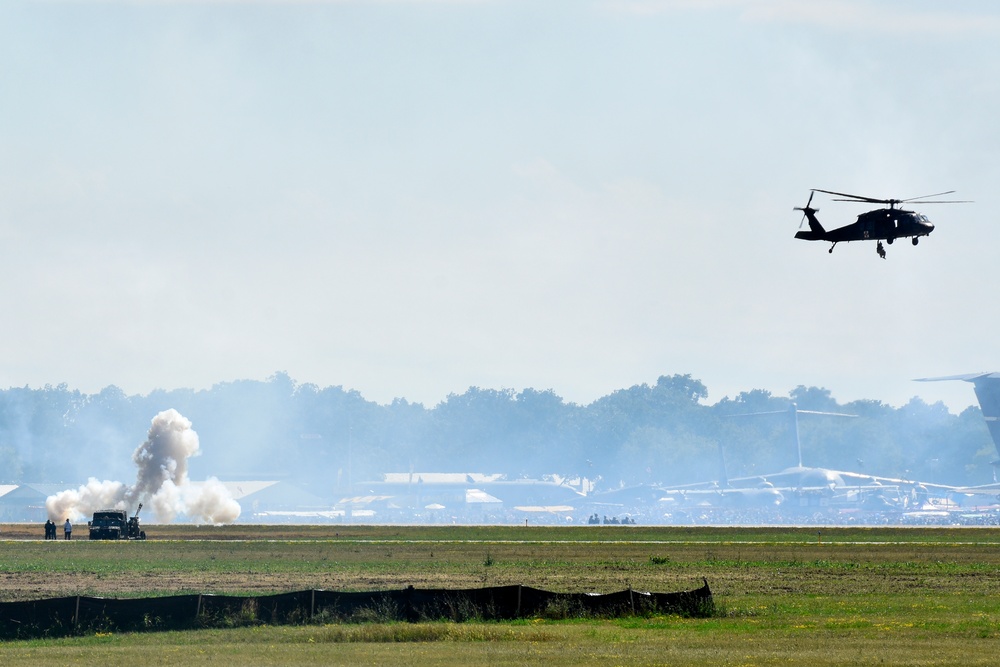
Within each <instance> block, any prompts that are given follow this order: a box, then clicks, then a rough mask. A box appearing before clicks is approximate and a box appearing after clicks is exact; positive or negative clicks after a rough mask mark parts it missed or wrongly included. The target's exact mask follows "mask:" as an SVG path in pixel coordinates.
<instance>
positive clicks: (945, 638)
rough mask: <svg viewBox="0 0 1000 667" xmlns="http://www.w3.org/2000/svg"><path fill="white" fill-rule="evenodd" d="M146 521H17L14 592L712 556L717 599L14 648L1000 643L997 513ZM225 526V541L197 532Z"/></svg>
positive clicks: (293, 585)
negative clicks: (783, 525)
mask: <svg viewBox="0 0 1000 667" xmlns="http://www.w3.org/2000/svg"><path fill="white" fill-rule="evenodd" d="M147 531H148V532H149V533H150V535H151V537H153V536H154V535H155V536H156V537H153V539H150V540H149V541H147V542H145V543H121V544H110V543H89V542H86V541H78V542H77V541H74V542H72V543H68V544H63V543H58V544H57V543H46V542H43V541H40V540H37V541H16V540H15V541H0V599H28V598H31V597H48V596H56V595H67V594H77V593H80V594H103V595H146V594H172V593H177V592H188V591H199V592H231V593H241V594H242V593H251V594H252V593H264V592H271V591H275V590H294V589H299V588H310V587H317V588H328V589H343V590H372V589H384V588H401V587H404V586H406V585H409V584H413V585H416V586H418V587H437V588H448V587H467V586H480V585H499V584H506V583H523V584H527V585H532V586H538V587H541V588H548V589H550V590H558V591H594V592H608V591H612V590H620V589H622V588H625V587H627V586H632V587H633V588H636V589H646V590H656V591H670V590H680V589H687V588H694V587H697V586H698V585H700V583H701V577H703V576H704V577H706V578H707V579H708V581H709V583H710V584H711V586H712V589H713V591H714V592H715V594H716V603H717V606H718V610H717V613H716V614H715V615H714V616H712V617H710V618H707V619H687V618H679V617H672V616H656V617H648V618H647V617H638V618H623V619H616V620H595V619H584V620H559V621H555V620H547V619H532V620H527V621H519V622H514V623H481V622H468V623H459V624H456V623H421V624H402V623H380V622H373V623H347V624H333V625H322V624H317V625H303V626H287V627H263V626H261V627H249V628H236V629H229V630H196V631H188V632H162V633H149V634H143V635H117V634H101V633H93V634H91V635H89V636H83V637H73V638H66V639H58V640H44V641H20V642H6V643H3V644H0V663H2V664H4V665H20V664H32V665H35V664H41V665H48V664H53V665H54V664H69V663H74V662H84V663H88V664H93V663H103V664H107V665H109V666H113V665H135V664H140V663H141V664H167V663H169V664H172V665H176V664H189V663H192V662H205V661H211V662H213V663H214V664H222V665H228V664H233V665H244V664H256V665H270V664H292V665H294V664H317V663H318V664H401V665H407V664H430V665H434V664H441V665H445V664H448V665H453V664H497V665H505V664H510V665H513V664H524V663H539V662H544V663H546V664H549V665H576V664H601V665H608V664H610V665H614V664H630V665H631V664H637V665H643V664H648V665H653V664H692V665H709V664H711V665H779V664H780V665H787V664H808V665H841V664H872V665H875V664H886V665H990V664H995V663H996V661H997V659H996V656H997V655H998V654H1000V549H998V548H997V547H998V546H1000V531H997V530H993V529H962V530H947V529H829V530H823V531H822V536H821V537H822V544H820V543H819V541H818V540H817V539H816V537H817V536H816V534H815V533H816V531H815V530H810V529H781V530H779V529H720V528H708V529H652V528H646V529H642V530H635V529H634V527H608V528H607V529H605V528H603V527H601V528H597V527H584V528H551V529H543V528H537V529H534V528H529V529H525V528H523V527H520V528H486V529H482V530H480V529H478V528H466V527H459V528H441V527H433V528H427V529H421V528H396V527H350V530H349V529H347V528H343V527H336V528H330V527H327V528H323V529H319V528H317V527H302V528H293V527H281V528H275V529H269V528H247V527H233V528H231V529H228V530H227V529H210V530H204V531H202V530H200V529H198V530H195V531H193V533H194V535H193V536H194V538H196V539H195V541H192V540H191V538H192V530H191V529H190V527H189V528H187V529H186V530H185V529H183V528H182V527H166V526H165V527H162V530H161V529H159V527H147ZM158 531H160V532H159V533H158ZM251 531H256V532H257V533H258V534H259V535H260V536H261V537H264V538H267V539H262V540H247V538H248V537H249V532H251ZM338 533H339V534H338ZM6 534H8V531H7V530H6V529H0V535H6ZM209 534H211V535H213V536H215V537H217V538H219V541H197V540H202V539H204V538H205V537H206V536H207V535H209ZM168 536H169V537H173V538H177V539H164V538H165V537H168ZM488 536H493V537H492V538H490V537H488ZM182 538H183V539H182ZM519 539H523V540H525V541H523V542H522V541H518V540H519ZM241 540H247V541H241Z"/></svg>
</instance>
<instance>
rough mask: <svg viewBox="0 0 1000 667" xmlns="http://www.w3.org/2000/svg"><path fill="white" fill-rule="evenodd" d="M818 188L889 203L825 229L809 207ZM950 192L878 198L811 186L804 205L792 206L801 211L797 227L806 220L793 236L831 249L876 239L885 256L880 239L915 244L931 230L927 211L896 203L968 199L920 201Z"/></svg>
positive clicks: (853, 198) (845, 198)
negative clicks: (804, 226)
mask: <svg viewBox="0 0 1000 667" xmlns="http://www.w3.org/2000/svg"><path fill="white" fill-rule="evenodd" d="M817 192H822V193H824V194H828V195H836V197H838V198H835V199H834V200H833V201H847V202H854V203H863V204H888V206H889V208H879V209H876V210H874V211H868V212H867V213H862V214H861V215H859V216H858V220H857V222H853V223H851V224H849V225H845V226H843V227H838V228H837V229H831V230H830V231H827V230H826V229H824V228H823V225H821V224H820V222H819V220H817V219H816V212H817V211H818V210H819V209H817V208H812V206H811V204H812V200H813V195H815V194H816V193H817ZM953 192H955V191H954V190H948V191H947V192H938V193H936V194H933V195H921V196H919V197H911V198H909V199H879V198H877V197H864V196H861V195H852V194H846V193H844V192H833V191H832V190H820V189H819V188H813V189H812V190H810V191H809V201H808V202H806V205H805V206H801V207H799V206H796V207H795V208H794V209H793V210H795V211H802V221H801V222H800V223H799V229H802V224H803V223H804V222H805V221H806V220H808V221H809V231H800V232H798V233H797V234H796V235H795V238H797V239H803V240H805V241H829V242H830V243H832V244H833V245H831V246H830V250H829V252H831V253H832V252H833V249H834V248H835V247H836V246H837V244H838V243H840V242H841V241H844V242H849V241H878V245H877V246H876V251H877V252H878V254H879V257H881V258H882V259H885V247H884V246H883V245H882V241H885V242H886V243H888V244H890V245H892V242H893V241H895V240H896V239H899V238H906V237H910V238H912V243H913V245H917V243H918V242H919V241H920V237H921V236H927V235H928V234H930V233H931V232H932V231H934V225H933V223H931V221H930V220H928V219H927V216H926V215H923V214H921V213H917V212H915V211H906V210H903V209H902V208H897V207H898V206H899V205H901V204H907V203H909V202H916V203H919V204H967V203H969V202H966V201H955V200H934V201H923V200H926V199H927V198H928V197H942V196H944V195H950V194H952V193H953Z"/></svg>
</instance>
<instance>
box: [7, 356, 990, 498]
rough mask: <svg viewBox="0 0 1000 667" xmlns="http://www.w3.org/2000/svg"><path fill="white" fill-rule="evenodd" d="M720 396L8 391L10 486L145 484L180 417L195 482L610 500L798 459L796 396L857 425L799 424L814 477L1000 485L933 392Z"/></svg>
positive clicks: (978, 423)
mask: <svg viewBox="0 0 1000 667" xmlns="http://www.w3.org/2000/svg"><path fill="white" fill-rule="evenodd" d="M707 396H708V391H707V389H706V387H705V386H704V385H703V384H702V382H701V381H699V380H697V379H695V378H693V377H692V376H691V375H672V376H661V377H660V378H658V379H657V381H656V382H655V383H654V384H639V385H634V386H632V387H629V388H627V389H620V390H617V391H614V392H612V393H610V394H608V395H607V396H604V397H601V398H599V399H597V400H595V401H594V402H592V403H590V404H588V405H579V404H575V403H567V402H566V401H564V400H563V399H562V398H561V397H559V396H558V395H556V394H555V393H554V392H553V391H551V390H536V389H523V390H521V391H515V390H512V389H484V388H479V387H470V388H469V389H467V390H466V391H465V392H464V393H461V394H451V395H449V396H448V397H447V398H445V399H444V400H443V401H441V402H440V403H439V404H437V405H435V406H433V407H430V408H428V407H425V406H423V405H422V404H419V403H411V402H408V401H406V400H404V399H396V400H394V401H392V402H391V403H388V404H378V403H374V402H372V401H368V400H366V399H364V398H363V397H362V396H361V394H360V393H358V392H357V391H354V390H349V389H344V388H343V387H340V386H331V387H324V388H321V387H318V386H316V385H313V384H299V383H296V382H295V381H294V380H293V379H292V378H290V377H289V376H288V375H287V374H286V373H276V374H274V375H272V376H271V377H270V378H268V379H267V380H266V381H255V380H239V381H234V382H225V383H220V384H217V385H215V386H213V387H211V388H210V389H207V390H197V391H195V390H190V389H176V390H170V391H165V390H158V391H153V392H151V393H150V394H148V395H127V394H126V393H125V392H123V391H122V390H120V389H118V388H117V387H114V386H109V387H107V388H105V389H103V390H102V391H100V392H99V393H96V394H83V393H81V392H79V391H74V390H71V389H69V388H68V387H67V386H66V385H59V386H56V387H52V386H46V387H44V388H41V389H30V388H27V387H24V388H10V389H7V390H3V391H0V483H8V484H18V483H26V482H48V483H63V484H67V485H76V484H79V483H83V482H85V481H86V480H87V478H89V477H96V478H98V479H116V480H121V481H126V482H128V481H131V478H133V477H134V474H135V467H134V465H133V463H132V461H131V455H132V452H133V451H134V450H135V448H136V447H137V446H138V445H139V444H140V443H142V442H143V441H144V440H145V437H146V432H147V430H148V429H149V425H150V420H151V419H152V417H153V416H154V415H156V414H157V413H158V412H160V411H162V410H165V409H168V408H175V409H177V410H178V411H180V412H181V414H183V415H184V416H186V417H187V418H188V419H190V420H191V421H192V423H193V425H194V429H195V430H196V431H197V432H198V434H199V437H200V440H201V449H202V454H201V455H200V456H199V457H197V458H195V459H193V460H192V461H191V476H192V478H193V479H203V478H205V477H208V476H215V477H218V478H219V479H223V480H227V479H228V480H237V479H283V480H288V481H290V482H294V483H297V484H299V485H301V486H303V487H304V488H308V489H310V490H312V491H313V492H314V493H317V494H318V495H322V496H328V495H330V494H332V493H333V492H334V491H338V492H339V491H347V490H350V489H351V488H352V487H353V488H354V489H355V490H358V491H359V492H363V489H362V488H361V487H363V484H361V483H362V482H363V481H365V480H373V479H377V478H378V476H379V475H380V474H381V473H383V472H406V471H417V472H430V471H434V472H485V473H503V474H505V475H507V476H508V478H510V479H514V478H519V477H532V478H539V477H542V476H545V475H551V474H558V475H560V476H564V477H575V476H583V477H587V478H589V479H592V480H599V488H604V489H610V488H617V487H619V486H621V485H633V484H660V485H673V484H683V483H687V482H694V481H705V480H714V479H720V478H721V477H722V476H723V475H726V476H728V477H729V478H733V477H738V476H742V475H754V474H762V473H767V472H775V471H778V470H781V469H784V468H786V467H789V466H792V465H795V464H796V463H797V454H796V451H795V441H794V429H793V428H792V426H791V419H790V416H789V413H788V408H789V406H790V405H791V403H792V402H795V403H796V404H797V406H798V408H799V409H800V410H811V411H822V412H840V413H847V414H851V415H856V418H853V419H844V418H837V417H827V416H812V415H805V414H801V415H800V419H799V422H800V423H799V430H800V438H801V446H802V456H803V463H804V464H805V465H807V466H819V467H828V468H834V469H839V470H852V471H858V472H864V473H870V474H877V475H883V476H890V477H905V478H908V479H920V480H925V481H934V482H939V483H945V484H979V483H986V482H990V481H992V479H993V478H992V475H993V469H992V466H991V461H993V460H994V459H995V458H996V452H995V451H994V447H993V443H992V441H991V439H990V437H989V433H988V431H987V429H986V425H985V422H984V420H983V417H982V414H981V411H980V410H979V408H978V407H970V408H968V409H966V410H964V411H963V412H962V413H961V414H958V415H953V414H951V413H950V412H949V411H948V409H947V408H946V407H945V406H944V404H943V403H940V402H938V403H934V404H927V403H925V402H924V401H922V400H921V399H919V398H913V399H911V400H910V401H909V402H908V403H907V404H906V405H903V406H901V407H898V408H896V407H892V406H890V405H886V404H884V403H882V402H880V401H876V400H861V401H853V402H849V403H845V404H839V403H838V402H837V401H836V400H834V399H833V398H832V396H831V395H830V392H829V391H828V390H826V389H822V388H818V387H805V386H799V387H796V388H795V389H793V390H792V391H790V392H789V394H788V396H784V397H782V396H774V395H772V394H771V393H770V392H768V391H765V390H759V389H755V390H752V391H748V392H743V393H741V394H739V395H738V396H736V397H734V398H729V397H726V398H724V399H722V400H721V401H718V402H717V403H715V404H713V405H708V404H706V402H705V401H706V399H707ZM758 413H774V414H758ZM749 414H754V415H755V416H739V415H749Z"/></svg>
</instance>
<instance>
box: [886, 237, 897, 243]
mask: <svg viewBox="0 0 1000 667" xmlns="http://www.w3.org/2000/svg"><path fill="white" fill-rule="evenodd" d="M895 240H896V239H894V238H892V237H891V236H890V237H889V238H887V239H886V240H885V242H886V243H888V244H889V245H892V242H893V241H895Z"/></svg>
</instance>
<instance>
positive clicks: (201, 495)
mask: <svg viewBox="0 0 1000 667" xmlns="http://www.w3.org/2000/svg"><path fill="white" fill-rule="evenodd" d="M200 453H201V449H200V444H199V442H198V434H197V433H196V432H195V431H194V429H192V428H191V421H190V420H188V419H187V418H185V417H184V416H183V415H181V413H179V412H177V411H176V410H173V409H170V410H164V411H163V412H161V413H159V414H158V415H156V416H155V417H153V421H152V425H151V426H150V428H149V434H148V436H147V437H146V441H145V442H144V443H142V444H141V445H139V447H137V448H136V450H135V452H134V453H133V454H132V461H133V462H134V463H135V465H136V468H137V470H136V481H135V484H134V485H132V486H126V485H125V484H123V483H122V482H112V481H107V480H105V481H103V482H99V481H98V480H97V479H94V478H91V479H90V480H89V481H88V482H87V483H86V484H84V485H83V486H81V487H80V488H78V489H76V490H73V489H68V490H66V491H60V492H59V493H57V494H56V495H54V496H49V497H48V499H46V501H45V507H46V510H47V511H48V514H49V518H50V519H52V520H53V521H56V522H60V521H62V520H63V519H66V518H71V519H73V520H77V521H79V520H81V519H83V518H85V517H89V516H91V515H92V514H93V513H94V511H96V510H99V509H107V508H116V509H129V510H131V508H133V507H136V506H137V505H138V503H139V502H145V503H148V504H149V506H150V507H151V509H152V511H153V513H154V515H155V517H156V520H158V521H160V522H162V523H170V522H171V521H173V520H174V519H175V518H176V517H177V516H178V515H184V516H187V517H188V518H190V519H193V520H196V521H203V522H206V523H213V524H221V523H232V522H233V521H235V520H236V519H237V517H239V515H240V505H239V503H237V502H236V501H235V500H234V499H233V498H232V496H231V495H230V494H229V492H228V491H227V489H226V487H225V486H223V485H222V483H221V482H219V481H218V480H217V479H214V478H213V479H210V480H209V481H207V482H204V483H201V484H195V483H191V482H190V481H189V480H188V474H187V471H188V459H190V458H191V457H192V456H197V455H198V454H200Z"/></svg>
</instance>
